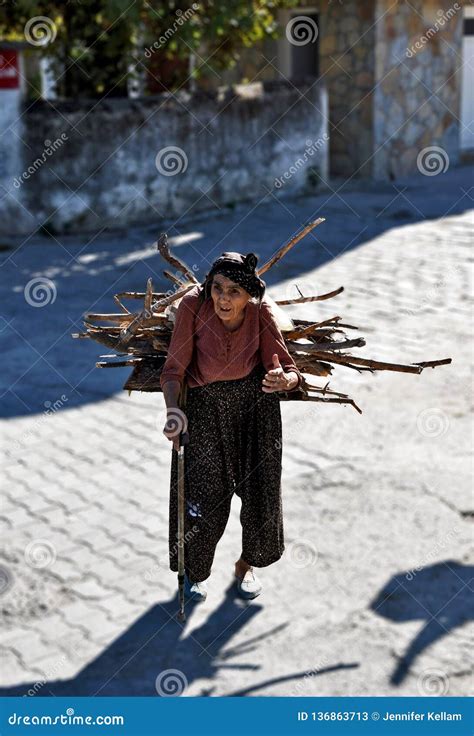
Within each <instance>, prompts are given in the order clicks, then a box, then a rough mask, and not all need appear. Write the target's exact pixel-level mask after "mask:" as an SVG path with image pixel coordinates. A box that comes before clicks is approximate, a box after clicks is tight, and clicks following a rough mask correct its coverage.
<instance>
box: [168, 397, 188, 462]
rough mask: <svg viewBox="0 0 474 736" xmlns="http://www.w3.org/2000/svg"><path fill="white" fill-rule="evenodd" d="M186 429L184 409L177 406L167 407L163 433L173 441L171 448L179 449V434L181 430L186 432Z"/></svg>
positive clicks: (186, 421)
mask: <svg viewBox="0 0 474 736" xmlns="http://www.w3.org/2000/svg"><path fill="white" fill-rule="evenodd" d="M187 429H188V420H187V417H186V414H185V413H184V411H181V409H178V407H176V408H168V410H167V413H166V424H165V426H164V429H163V434H164V435H165V437H167V438H168V439H169V440H170V442H172V443H173V448H174V449H175V450H176V451H178V450H179V435H180V434H181V432H186V431H187Z"/></svg>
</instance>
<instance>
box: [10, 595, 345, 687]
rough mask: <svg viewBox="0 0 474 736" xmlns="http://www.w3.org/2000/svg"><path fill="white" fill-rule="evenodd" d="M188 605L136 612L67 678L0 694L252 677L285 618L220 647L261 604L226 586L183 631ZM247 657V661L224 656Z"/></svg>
mask: <svg viewBox="0 0 474 736" xmlns="http://www.w3.org/2000/svg"><path fill="white" fill-rule="evenodd" d="M196 605H200V604H199V603H198V604H196V603H194V602H193V601H187V603H186V616H187V621H186V622H185V623H184V624H182V623H180V622H179V621H178V620H177V618H176V613H177V611H178V608H179V604H178V595H177V594H176V596H175V597H174V598H173V599H172V600H170V601H169V602H167V603H164V604H160V605H156V606H154V607H153V608H151V609H150V610H149V611H148V612H147V613H146V614H144V615H143V616H142V617H141V618H139V619H138V620H137V621H136V622H135V623H134V624H133V625H132V626H131V627H130V628H129V629H128V630H127V631H126V632H125V633H124V634H122V636H120V637H119V638H118V639H116V640H115V641H113V642H112V643H111V644H110V646H109V647H107V649H105V651H104V652H102V654H100V655H99V656H98V657H97V658H96V659H94V660H93V661H92V662H91V663H90V664H88V665H87V666H86V667H84V669H82V670H81V671H80V672H79V673H78V674H77V676H76V677H73V678H71V679H69V680H49V681H46V682H45V681H43V682H42V681H36V682H27V683H23V684H21V685H15V686H12V687H7V688H0V696H2V697H5V696H23V695H31V696H34V695H35V696H44V697H47V696H52V695H54V696H66V695H71V696H120V695H124V696H158V695H161V696H169V695H180V694H183V695H186V689H187V688H188V687H189V685H191V684H192V683H193V682H195V681H196V680H199V679H201V678H205V679H208V680H209V679H213V678H216V677H217V676H218V674H219V673H220V672H222V671H223V670H226V669H227V670H248V671H249V679H250V678H251V677H252V678H255V675H256V673H258V671H259V670H260V668H261V666H260V665H259V664H257V663H256V662H255V659H256V654H257V650H258V645H259V643H260V642H261V641H262V640H263V639H267V638H268V637H272V636H273V635H275V634H276V633H278V632H279V631H281V630H282V629H284V628H286V626H287V624H281V625H280V626H278V627H275V628H273V629H270V630H269V631H268V632H266V633H265V635H261V636H257V637H253V638H251V639H248V640H247V641H244V642H242V643H240V644H238V645H237V646H234V647H232V646H230V647H228V648H227V645H228V644H229V642H230V641H231V639H232V638H233V637H234V636H236V634H237V633H238V631H239V630H240V629H241V628H242V627H243V626H246V625H247V624H248V623H249V622H250V621H251V619H253V618H254V617H255V616H257V615H258V614H259V613H260V612H261V611H262V610H263V607H262V606H261V605H259V604H258V603H256V602H255V601H254V602H252V603H250V604H249V603H247V602H244V601H241V600H240V599H239V598H236V596H235V588H234V586H233V585H230V586H229V588H228V590H227V591H226V596H225V598H224V600H223V602H222V603H221V605H220V606H219V607H218V608H217V609H216V610H215V611H213V612H212V613H211V614H210V616H209V618H208V619H207V620H206V621H205V623H204V624H203V625H202V626H200V627H199V628H197V629H196V630H194V631H193V632H192V634H188V633H187V631H186V629H187V628H188V627H189V624H190V622H191V621H192V615H193V611H194V608H195V606H196ZM240 655H248V661H247V662H239V663H234V662H232V660H233V658H235V657H239V656H240ZM358 666H359V665H358V663H347V664H343V663H339V664H336V665H333V666H329V667H325V668H323V669H318V671H317V675H318V676H324V674H326V673H328V672H332V671H335V670H339V669H348V668H353V667H358ZM307 672H308V670H305V671H303V672H295V673H292V674H289V675H284V676H281V677H274V678H271V679H270V680H265V681H261V682H259V683H255V682H254V683H253V684H252V685H251V686H249V687H248V688H245V689H243V690H239V691H236V692H231V693H227V694H226V695H229V696H230V695H232V696H239V695H249V694H251V693H253V692H256V691H258V690H261V689H263V688H268V687H270V686H271V685H274V684H277V683H282V682H290V681H293V682H294V681H298V680H300V679H302V678H304V677H305V675H307ZM213 693H214V688H213V687H208V688H206V689H205V690H202V691H201V692H200V693H199V695H200V696H212V695H213Z"/></svg>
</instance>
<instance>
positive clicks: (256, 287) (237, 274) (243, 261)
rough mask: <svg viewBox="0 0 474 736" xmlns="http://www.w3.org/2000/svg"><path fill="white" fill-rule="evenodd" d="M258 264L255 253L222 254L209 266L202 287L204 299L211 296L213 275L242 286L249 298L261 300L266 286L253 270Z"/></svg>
mask: <svg viewBox="0 0 474 736" xmlns="http://www.w3.org/2000/svg"><path fill="white" fill-rule="evenodd" d="M257 263H258V257H257V256H256V255H255V253H247V255H245V256H244V255H242V254H241V253H235V252H233V251H231V252H226V253H222V255H221V256H219V258H217V259H216V260H215V261H214V263H213V264H212V266H211V269H210V271H209V272H208V273H207V274H206V278H205V281H204V282H203V284H202V286H203V287H204V298H207V297H209V296H210V295H211V284H212V278H213V276H214V275H215V274H218V273H220V274H222V275H223V276H226V277H227V278H228V279H231V281H235V283H237V284H239V286H242V287H243V288H244V289H245V291H246V292H247V293H248V294H250V296H253V297H255V298H256V299H258V300H259V301H260V300H261V299H262V298H263V295H264V293H265V288H266V284H265V281H263V280H262V279H261V278H260V277H259V276H258V274H257V272H256V270H255V268H256V265H257Z"/></svg>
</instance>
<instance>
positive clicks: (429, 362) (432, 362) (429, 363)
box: [414, 358, 453, 368]
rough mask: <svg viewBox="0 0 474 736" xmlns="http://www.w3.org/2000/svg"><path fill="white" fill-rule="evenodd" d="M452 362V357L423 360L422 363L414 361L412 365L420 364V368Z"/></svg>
mask: <svg viewBox="0 0 474 736" xmlns="http://www.w3.org/2000/svg"><path fill="white" fill-rule="evenodd" d="M452 362H453V359H452V358H443V359H442V360H425V361H424V362H423V363H414V365H421V366H422V368H434V367H435V366H437V365H448V364H449V363H452Z"/></svg>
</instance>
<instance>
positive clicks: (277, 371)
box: [262, 353, 299, 394]
mask: <svg viewBox="0 0 474 736" xmlns="http://www.w3.org/2000/svg"><path fill="white" fill-rule="evenodd" d="M298 380H299V379H298V374H297V373H296V372H295V371H288V373H285V371H284V370H283V368H282V366H281V365H280V359H279V357H278V355H277V354H276V353H274V354H273V368H272V369H271V370H269V371H268V373H265V376H264V378H263V381H262V391H264V392H265V393H266V394H271V393H273V392H274V391H291V390H292V389H294V388H295V386H296V385H297V383H298Z"/></svg>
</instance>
